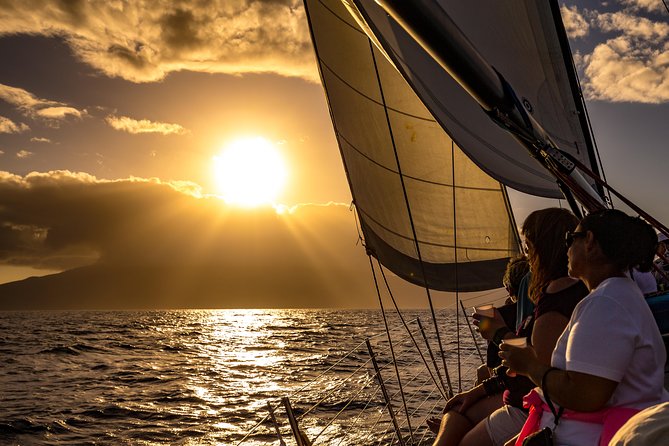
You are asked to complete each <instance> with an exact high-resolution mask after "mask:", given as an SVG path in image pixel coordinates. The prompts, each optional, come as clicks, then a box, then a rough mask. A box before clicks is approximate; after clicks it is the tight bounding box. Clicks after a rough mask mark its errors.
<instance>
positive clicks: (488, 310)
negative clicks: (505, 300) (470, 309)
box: [474, 305, 495, 318]
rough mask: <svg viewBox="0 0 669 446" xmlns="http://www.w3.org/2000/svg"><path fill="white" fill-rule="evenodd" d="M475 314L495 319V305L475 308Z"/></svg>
mask: <svg viewBox="0 0 669 446" xmlns="http://www.w3.org/2000/svg"><path fill="white" fill-rule="evenodd" d="M474 313H476V314H480V315H481V316H484V317H490V318H493V317H495V307H494V306H493V305H479V306H478V307H474Z"/></svg>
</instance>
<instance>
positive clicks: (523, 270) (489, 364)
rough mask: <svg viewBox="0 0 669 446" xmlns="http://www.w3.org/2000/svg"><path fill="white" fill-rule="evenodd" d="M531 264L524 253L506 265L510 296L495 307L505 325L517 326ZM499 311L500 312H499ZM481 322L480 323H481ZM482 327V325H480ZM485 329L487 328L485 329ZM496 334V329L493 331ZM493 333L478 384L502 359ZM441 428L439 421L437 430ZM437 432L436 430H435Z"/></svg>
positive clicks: (505, 283)
mask: <svg viewBox="0 0 669 446" xmlns="http://www.w3.org/2000/svg"><path fill="white" fill-rule="evenodd" d="M529 270H530V266H529V263H528V262H527V257H525V256H524V255H521V256H518V257H514V258H512V259H511V260H509V263H508V264H507V265H506V271H504V277H503V278H502V284H503V285H504V288H505V289H506V292H507V293H509V296H508V297H507V298H506V300H505V301H504V305H503V306H501V307H499V308H495V311H496V314H495V316H496V317H497V318H499V317H501V318H502V320H503V322H504V326H505V327H507V328H508V327H514V330H513V331H514V332H515V326H516V305H517V302H518V288H519V287H520V282H521V281H522V280H523V278H524V277H525V275H526V274H527V273H528V272H529ZM497 312H499V314H497ZM479 324H480V323H479ZM478 326H479V327H480V325H478ZM484 331H485V330H484ZM492 334H494V330H493V331H492ZM491 339H492V335H489V336H488V339H487V341H488V347H487V349H486V362H485V364H483V365H481V366H480V367H479V368H478V369H476V384H477V385H478V384H481V382H482V381H483V380H484V379H487V378H490V376H491V373H492V369H494V368H495V367H497V366H499V365H500V363H501V362H502V360H501V359H500V357H499V355H498V353H499V347H498V345H497V344H495V343H494V342H492V340H491ZM438 428H439V421H438V422H437V430H438ZM435 433H436V431H435Z"/></svg>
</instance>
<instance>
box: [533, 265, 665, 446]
mask: <svg viewBox="0 0 669 446" xmlns="http://www.w3.org/2000/svg"><path fill="white" fill-rule="evenodd" d="M665 361H666V353H665V350H664V344H663V342H662V336H661V335H660V332H659V330H658V328H657V323H656V322H655V319H654V318H653V314H652V313H651V311H650V308H649V307H648V304H647V303H646V301H645V299H644V297H643V295H642V294H641V291H640V290H639V288H638V287H637V286H636V284H635V283H634V281H632V280H631V279H629V278H627V277H611V278H608V279H606V280H605V281H603V282H602V283H601V284H599V286H598V287H597V288H596V289H595V290H593V291H592V292H591V293H590V294H589V295H588V296H587V297H585V298H584V299H583V300H582V301H581V302H579V303H578V305H576V308H575V309H574V312H573V313H572V315H571V319H570V320H569V323H568V324H567V327H566V328H565V330H564V332H563V333H562V335H561V336H560V338H559V339H558V341H557V344H556V345H555V349H554V350H553V356H552V358H551V364H552V365H553V367H557V368H559V369H562V370H569V371H575V372H581V373H587V374H590V375H594V376H600V377H602V378H606V379H610V380H612V381H616V382H618V383H619V384H618V387H616V390H615V391H614V392H613V395H612V396H611V398H610V399H609V401H608V403H607V406H623V407H630V408H636V409H644V408H646V407H649V406H652V405H655V404H658V403H661V402H664V401H669V393H667V391H666V390H665V389H664V387H663V385H664V364H665ZM549 390H550V389H549ZM544 426H550V427H553V415H552V414H551V413H550V411H546V412H544V416H543V417H542V426H541V427H542V428H543V427H544ZM601 430H602V426H601V425H598V424H592V423H583V422H579V421H573V420H566V419H564V420H560V423H559V425H558V427H557V429H556V431H555V436H556V444H559V445H579V446H581V445H597V442H598V439H599V435H600V433H601Z"/></svg>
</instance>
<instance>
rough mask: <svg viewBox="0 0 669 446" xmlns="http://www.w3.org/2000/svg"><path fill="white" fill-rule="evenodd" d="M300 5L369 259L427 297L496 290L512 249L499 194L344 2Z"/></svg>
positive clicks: (514, 241) (514, 248) (511, 225)
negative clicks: (433, 292)
mask: <svg viewBox="0 0 669 446" xmlns="http://www.w3.org/2000/svg"><path fill="white" fill-rule="evenodd" d="M305 5H306V7H307V13H308V16H309V21H310V24H311V30H312V37H313V41H314V46H315V49H316V55H317V57H318V64H319V68H320V71H321V78H322V82H323V86H324V88H325V90H326V93H327V97H328V102H329V106H330V111H331V115H332V121H333V124H334V128H335V132H336V135H337V139H338V143H339V147H340V150H341V154H342V158H343V160H344V164H345V168H346V172H347V175H348V179H349V184H350V187H351V191H352V195H353V199H354V202H355V205H356V209H357V211H358V215H359V217H360V221H361V226H362V230H363V234H364V237H365V243H366V246H367V248H368V249H369V251H370V252H371V253H372V254H373V255H374V256H376V257H377V258H378V259H379V260H380V261H381V262H382V263H383V264H384V265H385V266H387V267H388V268H390V269H391V270H392V271H393V272H395V273H396V274H398V275H399V276H400V277H402V278H404V279H406V280H409V281H411V282H413V283H417V284H422V285H427V286H429V287H430V288H433V289H438V290H460V291H475V290H482V289H490V288H496V287H499V286H500V281H501V275H502V271H503V269H504V267H505V265H506V262H507V259H508V258H509V256H511V255H514V254H516V253H517V249H518V242H517V239H516V230H515V225H514V222H513V220H512V217H511V215H510V211H509V207H508V202H507V199H506V194H505V190H504V187H503V186H502V185H501V184H500V183H499V182H498V181H497V180H495V179H493V178H491V177H490V176H489V175H488V174H486V173H485V172H483V171H482V170H481V169H480V168H479V167H477V165H476V164H475V163H473V162H472V161H471V160H470V159H469V158H468V157H467V156H465V155H464V154H463V153H462V151H461V150H460V148H459V147H458V146H457V145H456V144H455V142H454V141H453V139H452V138H451V137H450V136H449V134H448V133H447V132H446V131H444V128H443V127H442V125H440V123H439V122H437V121H436V120H435V118H434V116H433V115H432V113H430V111H429V110H428V109H427V108H426V107H425V105H424V104H423V102H422V101H421V100H420V99H419V98H418V96H417V95H416V94H415V92H414V91H413V90H412V88H411V87H410V85H409V84H407V82H406V81H405V79H404V78H403V77H402V75H401V74H400V73H399V72H398V71H397V69H396V68H395V67H394V66H393V65H392V64H391V63H390V62H389V61H388V60H387V59H386V57H385V56H384V55H383V54H382V52H381V51H380V50H379V49H378V48H377V47H376V46H375V44H374V43H373V42H372V41H371V40H370V39H369V38H368V37H367V35H366V34H365V32H364V31H363V30H362V28H361V27H360V26H359V24H358V22H357V21H356V20H355V19H354V18H353V16H352V15H351V14H350V13H349V12H348V11H347V9H346V8H345V7H344V6H343V5H342V3H341V1H338V0H323V1H319V0H307V1H306V2H305ZM500 132H501V130H500ZM525 158H527V157H526V156H525ZM456 246H457V248H456Z"/></svg>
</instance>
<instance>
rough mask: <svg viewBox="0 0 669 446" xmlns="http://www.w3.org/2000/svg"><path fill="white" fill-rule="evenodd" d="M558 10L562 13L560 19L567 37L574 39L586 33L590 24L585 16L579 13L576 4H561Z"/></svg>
mask: <svg viewBox="0 0 669 446" xmlns="http://www.w3.org/2000/svg"><path fill="white" fill-rule="evenodd" d="M560 12H561V13H562V21H563V22H564V26H565V28H566V30H567V35H569V37H571V38H572V39H576V38H579V37H585V36H587V35H588V32H589V31H590V26H589V25H588V22H587V21H586V20H585V18H584V17H583V16H582V15H581V14H580V13H579V11H578V8H577V7H576V6H573V7H569V6H566V5H563V6H562V7H561V8H560Z"/></svg>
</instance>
